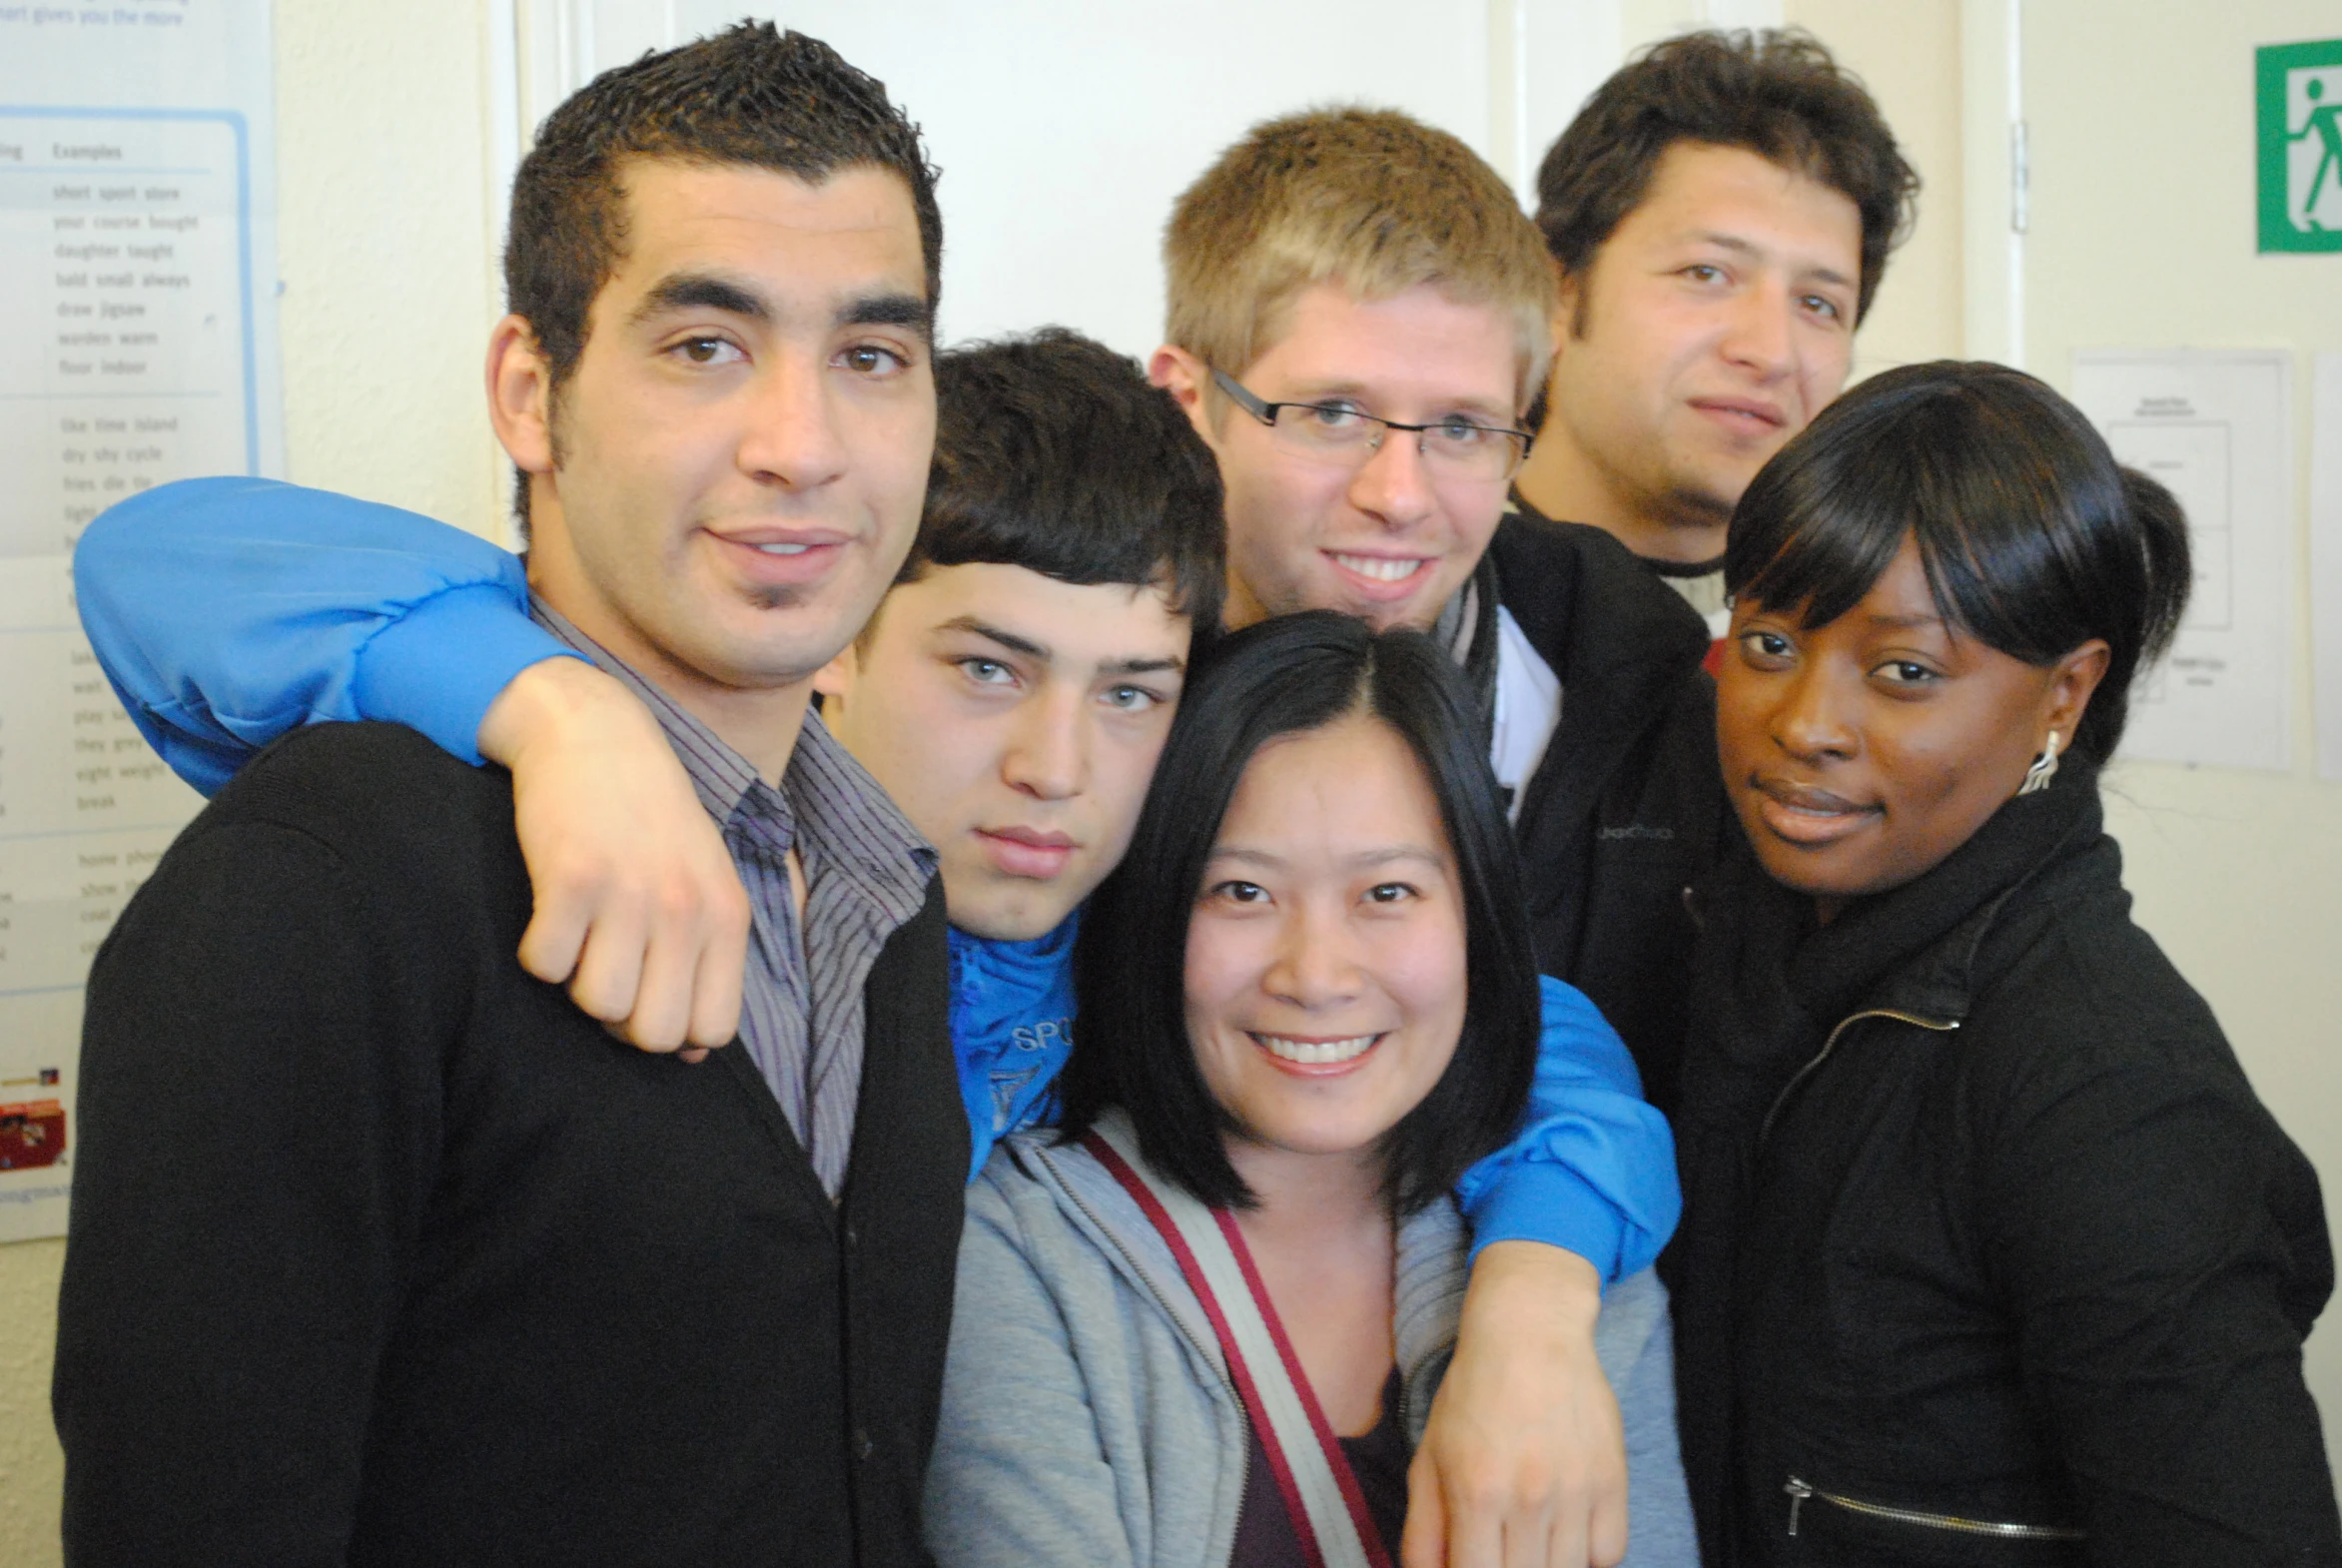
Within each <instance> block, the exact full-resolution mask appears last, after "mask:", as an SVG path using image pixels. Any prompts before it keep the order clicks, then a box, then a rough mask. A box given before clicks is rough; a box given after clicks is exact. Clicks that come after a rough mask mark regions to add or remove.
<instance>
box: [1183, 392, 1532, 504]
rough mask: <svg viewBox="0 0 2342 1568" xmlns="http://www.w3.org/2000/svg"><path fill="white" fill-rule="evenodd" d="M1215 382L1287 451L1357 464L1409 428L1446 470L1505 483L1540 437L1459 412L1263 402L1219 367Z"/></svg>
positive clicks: (1435, 463) (1421, 449)
mask: <svg viewBox="0 0 2342 1568" xmlns="http://www.w3.org/2000/svg"><path fill="white" fill-rule="evenodd" d="M1211 381H1212V385H1214V386H1216V387H1217V388H1218V389H1219V390H1220V391H1221V392H1226V393H1227V394H1228V396H1229V397H1231V398H1233V399H1234V401H1235V404H1236V406H1237V407H1239V408H1241V409H1243V410H1244V411H1245V412H1246V413H1248V414H1250V415H1251V416H1252V417H1253V418H1255V419H1258V420H1259V421H1260V422H1261V423H1262V424H1265V425H1267V426H1268V428H1269V432H1270V433H1271V434H1272V435H1274V436H1275V438H1276V441H1277V444H1279V445H1281V446H1283V447H1284V448H1285V449H1286V450H1288V451H1293V452H1298V453H1300V454H1301V455H1303V456H1308V457H1314V458H1316V459H1317V460H1319V461H1321V462H1329V463H1343V464H1346V465H1348V466H1350V467H1353V468H1354V467H1357V466H1359V465H1361V464H1363V463H1364V462H1365V460H1366V459H1367V458H1368V457H1370V456H1372V455H1373V454H1374V453H1376V452H1378V451H1380V450H1381V449H1382V441H1383V437H1385V436H1386V435H1388V434H1389V433H1390V432H1391V431H1392V430H1405V431H1407V432H1408V433H1410V434H1412V435H1413V436H1414V437H1415V450H1417V451H1419V452H1421V453H1422V454H1423V460H1424V461H1425V462H1426V463H1429V464H1430V465H1431V466H1433V467H1435V468H1437V469H1439V470H1440V471H1441V472H1442V473H1445V474H1448V475H1450V476H1452V477H1454V478H1458V479H1475V480H1479V481H1482V482H1484V483H1490V484H1502V483H1503V482H1504V481H1505V480H1507V479H1509V478H1511V477H1512V476H1513V475H1514V474H1516V473H1518V472H1520V471H1521V464H1522V463H1523V462H1525V461H1526V460H1527V459H1528V456H1529V442H1530V441H1532V440H1534V439H1536V437H1535V436H1533V435H1531V434H1530V433H1529V432H1528V431H1527V430H1507V429H1499V428H1497V427H1495V426H1493V425H1487V424H1474V423H1473V422H1472V421H1471V420H1469V419H1466V418H1462V417H1460V416H1458V415H1454V414H1451V415H1449V416H1448V417H1447V418H1444V419H1440V420H1438V421H1437V422H1435V423H1431V424H1401V423H1400V422H1399V421H1398V420H1396V419H1385V418H1382V417H1380V416H1379V415H1377V414H1371V413H1368V412H1366V411H1365V410H1364V409H1362V408H1353V407H1350V406H1349V405H1348V404H1346V403H1338V402H1262V401H1261V400H1260V399H1259V398H1258V397H1255V396H1254V395H1252V393H1250V392H1246V391H1245V390H1244V389H1243V387H1241V386H1240V385H1238V383H1237V382H1236V379H1235V378H1234V377H1232V376H1230V375H1228V374H1227V373H1226V372H1225V371H1213V372H1212V373H1211Z"/></svg>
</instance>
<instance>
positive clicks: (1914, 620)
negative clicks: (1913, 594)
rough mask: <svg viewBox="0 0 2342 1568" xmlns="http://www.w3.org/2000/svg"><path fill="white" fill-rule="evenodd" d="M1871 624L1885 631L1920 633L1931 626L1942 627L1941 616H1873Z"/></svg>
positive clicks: (1942, 620)
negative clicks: (1919, 631)
mask: <svg viewBox="0 0 2342 1568" xmlns="http://www.w3.org/2000/svg"><path fill="white" fill-rule="evenodd" d="M1869 619H1870V623H1871V624H1872V625H1874V626H1877V627H1879V628H1880V629H1882V630H1885V631H1918V630H1921V629H1923V628H1925V627H1929V626H1942V625H1943V624H1944V617H1943V616H1941V615H1873V616H1871V617H1869Z"/></svg>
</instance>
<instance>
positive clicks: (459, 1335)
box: [55, 724, 968, 1568]
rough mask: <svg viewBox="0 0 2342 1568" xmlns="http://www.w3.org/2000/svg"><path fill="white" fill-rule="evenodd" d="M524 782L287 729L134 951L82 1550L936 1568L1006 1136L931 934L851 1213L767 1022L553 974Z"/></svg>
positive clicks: (888, 981)
mask: <svg viewBox="0 0 2342 1568" xmlns="http://www.w3.org/2000/svg"><path fill="white" fill-rule="evenodd" d="M529 908H530V894H529V884H528V875H527V872H526V869H525V867H524V866H523V865H522V863H521V858H520V851H519V846H518V844H517V842H516V841H515V839H514V836H513V830H512V791H511V782H510V779H509V778H508V776H506V775H505V774H503V773H502V772H500V771H498V770H495V769H475V768H470V767H466V766H464V765H463V764H461V763H459V762H457V761H455V760H454V759H452V758H450V757H447V756H445V755H444V754H442V753H441V752H440V751H439V750H438V749H437V748H436V747H434V746H432V745H431V744H430V743H429V742H427V741H425V740H424V739H423V738H422V737H421V736H419V735H417V734H415V733H413V732H412V731H411V730H405V729H401V728H397V727H395V726H391V725H384V724H330V725H321V726H318V727H317V728H314V729H308V730H303V731H299V732H297V733H295V734H293V735H291V736H288V737H287V738H286V739H284V740H282V741H279V742H278V743H277V744H276V745H275V746H273V747H271V748H270V749H269V750H268V751H267V752H266V753H265V754H264V755H262V756H261V757H259V758H258V759H256V760H255V761H254V762H253V763H252V764H251V765H250V766H248V767H247V768H245V769H244V770H243V772H242V773H240V774H239V775H238V776H237V778H236V780H235V781H234V782H233V783H231V784H230V785H229V786H228V788H227V789H226V790H224V791H222V792H221V795H220V797H219V799H218V800H216V801H215V802H213V804H212V806H211V807H210V809H208V810H207V811H205V812H204V814H203V815H202V816H201V817H199V818H198V819H197V820H196V822H195V823H194V824H193V825H192V826H191V827H190V828H189V829H188V830H187V832H186V833H184V834H182V835H181V836H180V839H179V841H178V842H177V843H176V844H175V845H173V847H172V849H171V851H170V853H169V854H168V855H167V856H165V857H164V859H163V861H162V864H161V866H160V867H159V868H158V870H157V871H156V874H155V876H154V879H153V880H152V881H151V882H149V883H148V884H147V885H146V886H145V887H144V888H143V889H141V890H140V892H139V894H138V896H137V898H136V899H134V900H133V901H132V903H131V905H130V908H129V909H128V910H127V911H126V912H125V914H124V916H123V918H122V920H121V922H120V924H119V925H118V926H117V927H116V928H115V931H114V933H113V935H112V937H111V938H110V939H109V940H108V942H107V944H106V946H105V949H104V951H103V952H102V953H101V954H100V955H99V958H98V962H97V967H96V969H95V971H94V972H93V974H92V976H91V981H90V990H89V1012H88V1019H87V1025H86V1029H85V1034H84V1050H83V1057H82V1080H81V1092H80V1101H79V1108H80V1117H81V1138H80V1160H79V1164H78V1167H77V1170H76V1175H75V1178H74V1190H73V1214H72V1221H73V1227H72V1236H71V1239H70V1241H69V1242H68V1245H67V1249H66V1261H65V1280H64V1289H63V1292H62V1296H61V1299H60V1303H59V1321H58V1338H57V1376H56V1387H55V1407H56V1415H57V1428H58V1432H59V1435H60V1436H61V1437H62V1438H63V1439H64V1444H65V1457H66V1475H65V1518H64V1528H65V1552H66V1561H68V1562H69V1563H72V1564H74V1565H75V1568H111V1565H121V1568H172V1565H186V1568H229V1565H236V1564H252V1565H255V1568H262V1565H266V1568H326V1565H334V1568H340V1565H343V1564H351V1565H359V1564H367V1565H374V1564H399V1565H412V1568H425V1565H428V1568H458V1565H479V1568H489V1565H494V1568H512V1565H525V1564H543V1565H547V1568H553V1565H558V1568H591V1565H602V1564H607V1565H613V1568H615V1565H621V1564H623V1565H639V1568H653V1565H656V1568H672V1565H675V1564H690V1565H692V1568H780V1565H786V1564H803V1565H806V1568H816V1565H818V1568H838V1565H841V1564H852V1563H859V1564H864V1565H870V1568H879V1565H885V1568H914V1565H917V1564H920V1563H923V1562H924V1561H925V1560H926V1556H925V1552H924V1551H923V1549H922V1547H921V1544H920V1535H919V1519H918V1507H919V1496H920V1486H921V1477H922V1472H923V1470H924V1468H925V1465H926V1459H927V1451H928V1447H929V1445H930V1442H931V1441H932V1438H933V1435H934V1429H935V1420H936V1410H937V1401H938V1398H939V1396H940V1393H941V1389H942V1371H943V1353H944V1345H945V1341H946V1339H947V1337H948V1334H949V1328H950V1317H951V1302H952V1270H953V1266H954V1263H955V1260H956V1258H957V1256H958V1249H959V1239H960V1213H961V1196H962V1186H963V1183H964V1182H965V1180H966V1178H967V1168H968V1142H967V1139H968V1133H967V1121H966V1117H965V1114H964V1113H963V1111H962V1110H961V1105H960V1096H959V1087H958V1080H957V1077H956V1075H955V1073H954V1071H953V1065H952V1056H951V1044H950V1037H949V1033H948V1030H947V1025H946V1019H945V1002H946V976H945V951H944V913H943V900H942V897H941V895H940V892H939V891H938V890H937V889H936V888H935V887H934V886H931V887H930V890H929V895H928V901H927V905H926V908H925V909H924V910H923V911H922V912H921V913H920V914H919V915H917V916H915V917H913V919H912V920H911V921H910V922H909V923H908V924H906V925H905V926H903V927H902V928H901V929H900V930H899V931H897V932H896V933H895V935H894V937H893V938H892V939H891V940H890V941H889V942H888V944H887V946H886V947H885V949H884V951H883V952H882V953H881V954H880V956H879V959H878V961H877V965H876V967H875V968H873V969H872V971H871V973H870V978H869V983H868V986H867V988H866V999H867V1004H868V1015H867V1019H866V1030H867V1052H866V1055H865V1058H864V1064H863V1073H862V1087H861V1098H860V1101H859V1110H858V1113H857V1121H856V1125H855V1130H854V1147H853V1163H852V1167H851V1174H850V1176H849V1177H848V1179H847V1184H846V1189H845V1193H844V1198H843V1201H842V1202H841V1203H840V1204H838V1205H837V1206H835V1207H833V1206H832V1205H831V1202H830V1200H829V1197H828V1195H827V1194H826V1193H825V1192H824V1191H823V1190H822V1188H821V1185H820V1183H819V1181H818V1180H817V1179H816V1178H815V1176H814V1174H813V1168H812V1166H811V1164H810V1162H809V1161H808V1160H807V1159H806V1157H805V1153H804V1150H803V1148H802V1147H801V1146H800V1145H799V1144H798V1142H797V1140H796V1138H795V1136H794V1135H793V1134H792V1133H791V1131H790V1129H789V1125H788V1122H787V1120H786V1119H785V1118H784V1117H783V1116H782V1114H781V1110H780V1107H779V1105H778V1104H777V1103H776V1102H775V1101H774V1099H773V1097H772V1094H771V1092H770V1091H769V1090H768V1089H767V1088H766V1087H765V1084H764V1081H763V1080H762V1079H761V1078H760V1077H759V1076H758V1075H757V1072H756V1068H755V1066H754V1064H753V1063H751V1062H750V1061H749V1060H748V1057H747V1051H746V1048H745V1047H743V1046H739V1045H734V1046H732V1047H730V1048H729V1049H727V1050H723V1051H719V1052H717V1053H715V1055H714V1056H713V1057H712V1058H711V1059H710V1060H708V1061H707V1062H704V1063H702V1064H700V1065H698V1066H691V1065H688V1064H685V1063H682V1062H679V1061H677V1060H675V1059H674V1058H671V1057H660V1056H650V1055H646V1054H644V1053H642V1052H639V1051H636V1050H635V1049H634V1048H633V1047H631V1046H627V1045H622V1044H620V1043H618V1042H617V1041H614V1040H612V1039H611V1038H610V1037H609V1036H608V1035H606V1034H604V1033H603V1031H602V1030H601V1028H600V1026H599V1025H597V1024H595V1023H594V1021H593V1020H591V1019H589V1018H587V1017H586V1016H585V1015H584V1014H582V1013H580V1012H578V1011H577V1009H576V1008H574V1007H572V1006H571V1005H570V1003H569V1001H568V999H567V997H566V996H565V995H564V994H563V993H562V992H561V991H560V989H559V988H557V987H553V986H547V985H542V984H540V983H538V982H536V981H534V980H531V979H530V978H529V977H528V976H527V975H526V974H525V973H523V972H522V970H521V968H520V966H519V964H518V963H517V962H516V961H515V960H514V958H513V952H514V950H515V948H516V947H517V946H518V944H519V941H520V933H521V930H522V928H523V927H524V926H525V925H526V924H527V922H528V917H529Z"/></svg>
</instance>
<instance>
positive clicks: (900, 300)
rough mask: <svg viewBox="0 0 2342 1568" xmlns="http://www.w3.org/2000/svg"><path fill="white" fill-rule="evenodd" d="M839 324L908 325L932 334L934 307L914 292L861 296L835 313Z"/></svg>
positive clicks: (921, 331) (914, 329) (931, 335)
mask: <svg viewBox="0 0 2342 1568" xmlns="http://www.w3.org/2000/svg"><path fill="white" fill-rule="evenodd" d="M838 325H839V326H840V327H908V328H911V329H912V330H913V331H915V332H917V333H918V334H919V335H920V336H921V337H923V338H930V339H932V338H933V337H934V336H935V307H934V306H932V305H929V304H928V303H927V302H926V301H925V300H922V299H921V298H919V296H917V295H915V294H873V295H865V296H863V297H862V298H861V299H859V300H856V301H855V302H854V303H853V304H851V305H849V306H847V307H846V308H845V309H844V310H843V311H840V312H839V313H838Z"/></svg>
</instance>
